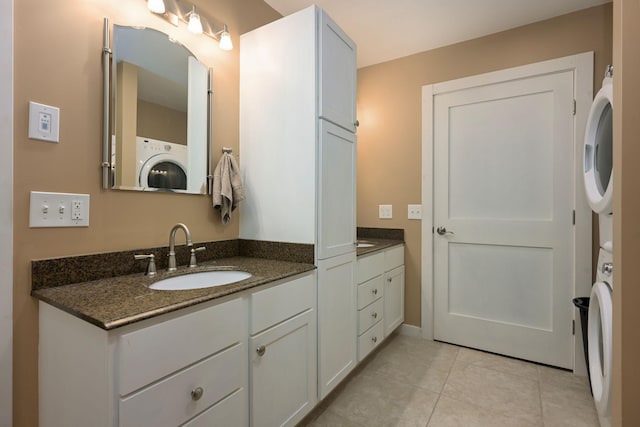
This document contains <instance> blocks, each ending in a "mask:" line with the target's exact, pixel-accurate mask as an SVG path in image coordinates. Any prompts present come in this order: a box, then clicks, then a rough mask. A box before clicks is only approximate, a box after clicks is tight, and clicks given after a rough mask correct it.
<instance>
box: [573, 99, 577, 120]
mask: <svg viewBox="0 0 640 427" xmlns="http://www.w3.org/2000/svg"><path fill="white" fill-rule="evenodd" d="M573 115H574V116H575V115H576V100H575V99H574V100H573Z"/></svg>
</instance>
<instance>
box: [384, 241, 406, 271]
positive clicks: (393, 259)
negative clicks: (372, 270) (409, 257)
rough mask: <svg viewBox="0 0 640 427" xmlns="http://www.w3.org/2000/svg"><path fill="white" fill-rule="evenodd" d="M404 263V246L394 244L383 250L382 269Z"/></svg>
mask: <svg viewBox="0 0 640 427" xmlns="http://www.w3.org/2000/svg"><path fill="white" fill-rule="evenodd" d="M401 265H404V246H394V247H393V248H391V249H387V250H386V251H384V271H389V270H393V269H394V268H396V267H400V266H401Z"/></svg>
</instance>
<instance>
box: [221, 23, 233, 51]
mask: <svg viewBox="0 0 640 427" xmlns="http://www.w3.org/2000/svg"><path fill="white" fill-rule="evenodd" d="M220 49H222V50H231V49H233V42H231V35H230V34H229V29H228V28H227V26H226V25H225V26H224V29H223V30H222V33H220Z"/></svg>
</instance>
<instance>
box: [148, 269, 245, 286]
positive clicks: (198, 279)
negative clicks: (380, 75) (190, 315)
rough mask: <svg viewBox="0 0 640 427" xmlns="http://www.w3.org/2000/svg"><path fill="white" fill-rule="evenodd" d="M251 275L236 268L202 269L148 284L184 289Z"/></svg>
mask: <svg viewBox="0 0 640 427" xmlns="http://www.w3.org/2000/svg"><path fill="white" fill-rule="evenodd" d="M249 277H251V273H247V272H246V271H236V270H219V271H202V272H200V273H191V274H184V275H182V276H175V277H169V278H168V279H164V280H159V281H157V282H155V283H153V284H151V285H150V286H149V288H150V289H155V290H157V291H184V290H188V289H204V288H213V287H214V286H222V285H228V284H230V283H235V282H239V281H241V280H245V279H248V278H249Z"/></svg>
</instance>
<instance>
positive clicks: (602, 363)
mask: <svg viewBox="0 0 640 427" xmlns="http://www.w3.org/2000/svg"><path fill="white" fill-rule="evenodd" d="M612 311H613V303H612V300H611V288H610V287H609V285H608V284H607V283H605V282H596V283H595V284H594V285H593V288H592V289H591V300H590V301H589V321H588V328H587V333H588V340H589V374H590V375H591V391H592V392H593V400H594V401H595V404H596V409H597V410H598V415H600V416H601V417H608V416H609V413H610V412H611V352H612V323H613V314H612Z"/></svg>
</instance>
